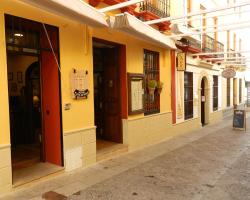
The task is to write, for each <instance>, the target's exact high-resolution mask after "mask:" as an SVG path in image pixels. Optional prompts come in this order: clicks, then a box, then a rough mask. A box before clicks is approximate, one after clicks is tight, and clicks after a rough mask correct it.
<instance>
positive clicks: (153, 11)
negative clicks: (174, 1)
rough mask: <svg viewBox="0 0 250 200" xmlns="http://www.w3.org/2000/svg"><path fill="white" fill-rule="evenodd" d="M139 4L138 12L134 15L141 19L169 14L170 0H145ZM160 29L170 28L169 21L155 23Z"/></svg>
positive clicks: (157, 17) (145, 19) (147, 19)
mask: <svg viewBox="0 0 250 200" xmlns="http://www.w3.org/2000/svg"><path fill="white" fill-rule="evenodd" d="M138 5H139V12H138V13H136V16H137V17H138V18H140V19H141V20H142V21H149V20H154V19H160V18H164V17H169V16H170V0H156V1H153V0H145V1H143V2H141V3H139V4H138ZM156 25H157V26H158V27H159V30H160V31H166V30H170V27H169V26H170V22H169V21H167V22H161V23H158V24H156Z"/></svg>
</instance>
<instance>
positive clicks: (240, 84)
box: [239, 79, 242, 103]
mask: <svg viewBox="0 0 250 200" xmlns="http://www.w3.org/2000/svg"><path fill="white" fill-rule="evenodd" d="M241 101H242V80H241V79H239V103H241Z"/></svg>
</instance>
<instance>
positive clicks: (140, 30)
mask: <svg viewBox="0 0 250 200" xmlns="http://www.w3.org/2000/svg"><path fill="white" fill-rule="evenodd" d="M113 21H114V22H113ZM109 22H110V26H111V27H112V28H114V29H117V30H121V31H123V32H125V33H128V34H130V35H132V36H134V37H136V38H138V39H140V40H143V41H146V42H149V43H151V44H153V45H157V46H160V47H162V48H167V49H176V46H175V43H174V41H173V40H172V39H170V38H168V36H166V35H164V34H162V33H161V32H159V31H158V30H156V29H154V28H153V27H151V26H149V25H147V24H145V23H144V22H142V21H141V20H139V19H137V18H136V17H134V16H133V15H130V14H129V13H123V14H119V15H116V16H115V19H114V20H112V18H111V19H110V20H109ZM112 22H113V23H112Z"/></svg>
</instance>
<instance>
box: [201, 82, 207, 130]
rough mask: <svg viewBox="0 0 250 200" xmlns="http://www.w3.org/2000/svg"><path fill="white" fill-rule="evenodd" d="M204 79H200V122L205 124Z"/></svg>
mask: <svg viewBox="0 0 250 200" xmlns="http://www.w3.org/2000/svg"><path fill="white" fill-rule="evenodd" d="M205 101H206V99H205V80H204V78H203V79H202V81H201V124H202V125H205Z"/></svg>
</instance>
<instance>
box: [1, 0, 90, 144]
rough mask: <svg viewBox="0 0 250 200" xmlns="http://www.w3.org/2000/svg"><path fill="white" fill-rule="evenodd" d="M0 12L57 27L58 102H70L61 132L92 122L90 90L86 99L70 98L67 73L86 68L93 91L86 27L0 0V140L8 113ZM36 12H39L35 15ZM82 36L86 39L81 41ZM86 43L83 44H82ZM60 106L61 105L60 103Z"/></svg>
mask: <svg viewBox="0 0 250 200" xmlns="http://www.w3.org/2000/svg"><path fill="white" fill-rule="evenodd" d="M4 13H6V14H11V15H15V16H18V17H23V18H27V19H31V20H34V21H38V22H45V23H47V24H51V25H54V26H57V27H59V37H60V64H61V72H62V74H61V75H62V76H61V78H62V80H61V81H62V83H61V89H62V104H63V105H64V104H65V103H71V104H72V109H71V110H69V111H64V110H63V109H62V115H63V131H64V132H65V131H70V130H73V129H81V128H83V127H87V126H93V125H94V114H93V113H94V110H93V107H94V106H93V105H94V104H93V92H90V95H89V98H88V99H87V100H79V101H76V100H73V99H72V97H71V88H70V72H71V70H72V68H76V69H86V70H88V71H89V89H90V91H93V73H92V54H91V53H92V52H91V48H88V51H86V48H85V47H86V44H88V45H90V40H91V39H90V37H87V36H86V37H84V36H85V35H86V28H85V26H84V25H80V24H79V23H77V22H73V21H70V20H67V19H65V18H61V17H58V16H56V15H53V14H50V13H48V12H45V11H41V10H38V9H36V8H34V7H31V6H28V5H27V4H23V3H20V1H17V0H2V1H1V4H0V25H1V26H2V27H1V29H0V40H1V46H0V55H4V56H3V58H1V59H0V65H1V74H0V76H1V77H0V81H1V84H0V89H1V91H2V95H1V99H0V103H1V104H0V105H1V107H2V108H1V113H0V120H1V122H4V123H3V125H1V127H2V130H3V131H1V133H0V134H2V136H1V137H0V143H6V142H7V143H9V121H8V119H9V116H8V115H9V114H8V112H9V111H8V98H7V96H8V94H7V91H8V90H7V71H6V70H7V67H6V66H7V64H6V56H5V54H6V53H5V52H6V47H5V41H4V38H5V37H4V31H5V30H4ZM38 13H39V14H38ZM84 38H87V39H89V41H87V42H86V41H84ZM85 42H86V43H85ZM63 105H62V106H63Z"/></svg>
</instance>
